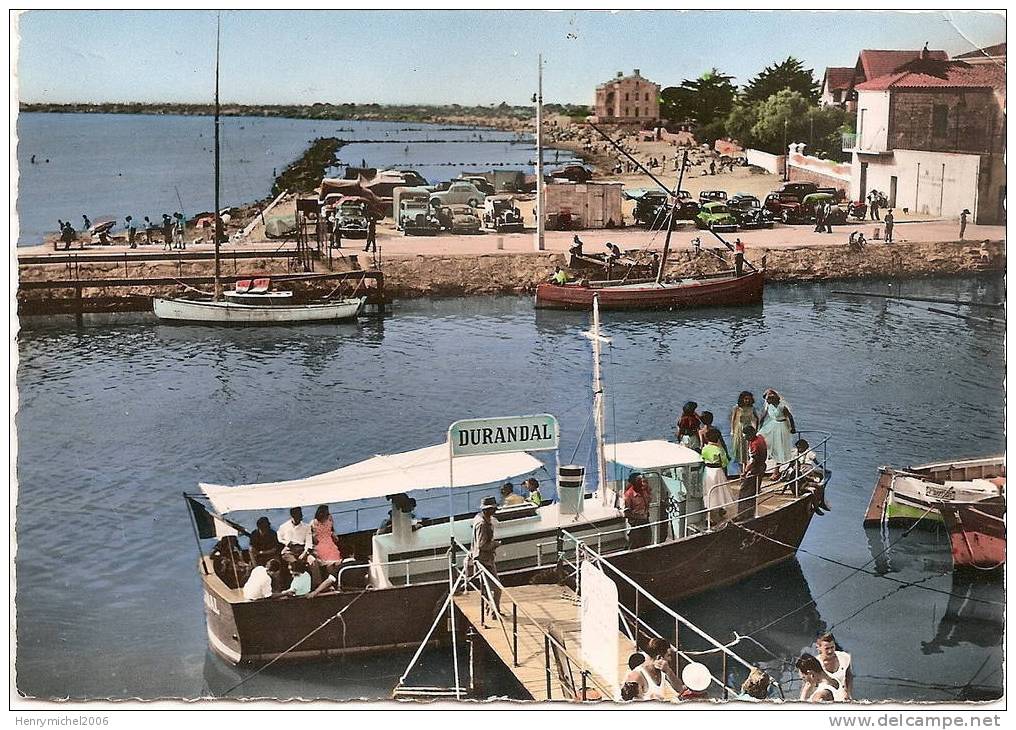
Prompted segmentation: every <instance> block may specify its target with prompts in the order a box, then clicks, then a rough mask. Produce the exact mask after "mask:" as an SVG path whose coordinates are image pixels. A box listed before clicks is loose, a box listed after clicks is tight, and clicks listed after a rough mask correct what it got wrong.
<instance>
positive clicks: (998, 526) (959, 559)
mask: <svg viewBox="0 0 1016 730" xmlns="http://www.w3.org/2000/svg"><path fill="white" fill-rule="evenodd" d="M938 510H939V512H941V513H942V518H943V519H944V520H945V524H946V527H947V528H948V529H949V542H950V544H951V547H952V556H953V567H954V568H975V569H978V570H994V569H997V568H1000V567H1001V566H1002V565H1004V564H1005V497H1001V496H999V497H992V498H990V499H985V500H982V501H980V502H943V503H942V504H940V505H939V507H938Z"/></svg>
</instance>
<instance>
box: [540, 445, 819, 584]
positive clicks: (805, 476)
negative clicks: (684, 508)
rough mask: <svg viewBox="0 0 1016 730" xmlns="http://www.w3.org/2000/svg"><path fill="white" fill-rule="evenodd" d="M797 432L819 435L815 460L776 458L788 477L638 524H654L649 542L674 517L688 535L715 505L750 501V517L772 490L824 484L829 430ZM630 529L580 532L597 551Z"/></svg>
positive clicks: (733, 481)
mask: <svg viewBox="0 0 1016 730" xmlns="http://www.w3.org/2000/svg"><path fill="white" fill-rule="evenodd" d="M798 433H812V434H819V435H820V436H821V440H820V441H818V442H817V443H816V444H815V446H810V447H809V451H812V452H815V456H816V460H815V462H814V463H812V462H805V464H804V465H803V467H804V468H802V465H801V463H800V459H801V457H800V456H796V457H794V458H791V459H788V460H786V461H784V462H777V463H776V467H775V470H776V471H778V472H779V473H781V474H789V475H790V478H786V479H781V480H779V481H776V482H773V483H771V484H769V485H767V486H766V487H765V488H764V489H761V490H760V491H759V492H758V494H753V495H749V496H747V497H739V498H738V499H734V500H732V501H730V502H724V503H723V504H719V505H714V506H713V507H710V508H703V509H700V510H694V511H692V512H676V513H671V514H668V515H667V516H666V517H664V518H662V519H659V520H653V521H650V522H648V523H646V524H645V525H639V528H656V529H653V535H654V537H653V542H652V544H657V543H658V542H663V540H660V539H658V538H659V532H660V531H659V529H658V528H659V527H660V526H661V525H672V524H673V522H674V521H675V520H677V521H678V525H677V528H676V531H675V532H680V534H675V535H674V537H675V538H676V539H680V538H684V537H687V536H688V530H689V526H690V527H691V529H692V530H693V531H696V532H697V531H700V530H697V529H696V527H695V523H696V522H700V521H701V520H705V523H706V528H705V529H706V531H709V530H712V529H713V527H714V525H713V518H712V512H714V511H715V510H716V509H717V508H725V507H728V506H732V505H738V507H740V504H741V502H752V503H753V504H752V517H757V516H758V504H759V502H760V501H765V499H767V498H769V497H772V496H773V495H774V494H776V493H779V492H785V491H789V490H793V494H794V496H795V497H797V496H800V491H801V485H802V484H808V483H814V479H815V477H816V476H817V477H819V479H820V482H819V483H820V484H822V485H824V484H825V483H826V482H827V481H828V478H829V475H830V472H829V470H828V469H827V468H826V463H827V459H828V453H829V452H828V443H829V439H830V438H831V434H828V433H826V432H821V431H809V432H801V431H799V432H798ZM819 450H820V453H821V458H820V457H819ZM650 472H651V470H643V473H650ZM740 483H741V478H740V477H737V478H735V479H729V480H727V481H725V482H721V483H720V484H716V485H713V487H711V489H710V491H712V490H714V489H718V488H720V487H726V486H730V485H740ZM703 496H705V495H703ZM660 504H661V502H654V503H653V504H652V505H651V506H650V507H651V508H652V507H656V508H659V506H660ZM726 522H727V520H723V522H718V523H717V524H716V526H719V525H721V524H726ZM630 529H631V528H630V527H629V526H627V525H625V526H623V527H617V528H614V529H610V530H600V531H597V532H594V533H590V534H588V535H584V536H583V539H584V540H587V541H588V540H595V541H596V550H597V552H603V538H604V537H605V536H610V535H620V534H625V533H627V532H628V531H629V530H630ZM547 547H553V548H554V551H555V552H554V555H556V550H557V549H558V543H557V541H556V540H555V541H548V542H542V543H537V545H536V562H537V565H542V564H543V554H544V550H545V549H546V548H547Z"/></svg>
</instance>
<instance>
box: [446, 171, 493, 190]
mask: <svg viewBox="0 0 1016 730" xmlns="http://www.w3.org/2000/svg"><path fill="white" fill-rule="evenodd" d="M459 180H461V181H462V182H467V183H472V184H473V187H475V188H476V189H477V190H479V191H480V192H481V193H483V194H484V195H493V194H494V193H495V192H497V191H496V190H494V186H493V185H491V183H490V181H489V180H488V179H487V178H485V177H484V176H483V175H467V174H466V173H463V174H461V175H459V177H458V179H457V180H456V182H458V181H459Z"/></svg>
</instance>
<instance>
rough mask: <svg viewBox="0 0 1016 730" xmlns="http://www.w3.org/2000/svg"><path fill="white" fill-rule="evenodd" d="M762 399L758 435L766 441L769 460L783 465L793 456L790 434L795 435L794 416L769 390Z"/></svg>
mask: <svg viewBox="0 0 1016 730" xmlns="http://www.w3.org/2000/svg"><path fill="white" fill-rule="evenodd" d="M763 397H764V399H765V408H764V409H763V410H762V417H761V419H760V420H759V424H760V425H759V430H758V432H759V435H760V436H762V438H764V439H765V440H766V446H767V447H768V448H769V458H770V459H774V460H775V461H776V463H777V464H785V463H787V462H788V461H790V459H791V458H792V457H793V456H794V455H795V454H794V445H793V442H792V439H791V438H790V437H791V434H794V433H797V427H796V425H795V424H794V416H793V415H792V414H791V413H790V408H789V407H788V406H787V404H786V402H784V400H783V398H782V397H781V396H780V394H779V393H777V392H776V391H775V390H773V389H772V388H770V389H769V390H767V391H766V392H765V393H764V394H763Z"/></svg>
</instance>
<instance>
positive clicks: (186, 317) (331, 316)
mask: <svg viewBox="0 0 1016 730" xmlns="http://www.w3.org/2000/svg"><path fill="white" fill-rule="evenodd" d="M365 301H366V299H365V298H363V297H359V298H357V299H340V300H337V301H334V302H324V303H321V304H294V305H289V304H239V303H236V302H230V301H219V302H213V301H200V300H193V299H161V298H155V299H153V300H152V311H153V312H154V313H155V316H156V317H158V318H159V319H161V320H165V321H167V322H186V323H189V324H195V323H197V324H234V325H252V324H288V323H294V324H299V323H305V322H342V321H346V320H351V319H355V318H356V317H357V315H359V313H360V310H361V309H363V304H364V302H365Z"/></svg>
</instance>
